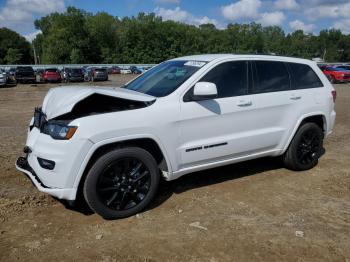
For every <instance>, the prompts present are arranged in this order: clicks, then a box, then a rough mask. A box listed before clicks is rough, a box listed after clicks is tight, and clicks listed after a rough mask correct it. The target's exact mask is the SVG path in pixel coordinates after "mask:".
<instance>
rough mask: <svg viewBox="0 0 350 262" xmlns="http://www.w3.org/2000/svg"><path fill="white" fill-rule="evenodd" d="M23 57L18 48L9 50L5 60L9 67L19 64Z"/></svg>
mask: <svg viewBox="0 0 350 262" xmlns="http://www.w3.org/2000/svg"><path fill="white" fill-rule="evenodd" d="M22 56H23V55H22V53H21V50H19V49H17V48H9V49H8V50H7V54H6V56H5V59H4V60H5V61H6V63H7V64H9V65H14V64H19V63H20V62H21V59H22Z"/></svg>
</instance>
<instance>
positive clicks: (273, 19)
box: [257, 11, 286, 26]
mask: <svg viewBox="0 0 350 262" xmlns="http://www.w3.org/2000/svg"><path fill="white" fill-rule="evenodd" d="M285 19H286V16H285V15H284V13H283V12H280V11H277V12H271V13H262V14H261V18H260V19H259V20H258V21H257V22H258V23H260V24H262V25H263V26H275V25H277V26H280V25H282V24H283V21H284V20H285Z"/></svg>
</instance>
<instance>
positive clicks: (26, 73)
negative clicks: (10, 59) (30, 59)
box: [15, 66, 36, 83]
mask: <svg viewBox="0 0 350 262" xmlns="http://www.w3.org/2000/svg"><path fill="white" fill-rule="evenodd" d="M15 76H16V81H17V82H20V83H27V82H31V83H35V82H36V76H35V72H34V70H33V67H31V66H18V67H17V68H16V73H15Z"/></svg>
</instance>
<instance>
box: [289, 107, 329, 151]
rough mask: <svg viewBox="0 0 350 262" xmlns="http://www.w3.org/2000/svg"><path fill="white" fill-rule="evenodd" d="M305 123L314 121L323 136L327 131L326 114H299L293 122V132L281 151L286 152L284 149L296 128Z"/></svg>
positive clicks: (290, 140)
mask: <svg viewBox="0 0 350 262" xmlns="http://www.w3.org/2000/svg"><path fill="white" fill-rule="evenodd" d="M305 123H315V124H316V125H318V126H319V127H320V128H321V129H322V132H323V134H324V136H326V133H327V118H326V115H325V114H324V113H323V112H314V113H309V114H305V115H303V116H301V117H300V118H299V119H298V121H297V123H296V124H295V127H294V129H293V132H292V133H291V135H290V137H289V138H288V141H287V143H286V145H285V147H284V148H283V153H284V152H286V150H287V149H288V147H289V145H290V143H291V142H292V140H293V138H294V136H295V134H296V132H297V131H298V129H299V128H300V127H301V126H302V125H303V124H305Z"/></svg>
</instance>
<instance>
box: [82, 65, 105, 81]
mask: <svg viewBox="0 0 350 262" xmlns="http://www.w3.org/2000/svg"><path fill="white" fill-rule="evenodd" d="M85 80H86V81H92V82H94V81H107V80H108V72H107V69H106V68H96V67H89V68H87V71H86V73H85Z"/></svg>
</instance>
